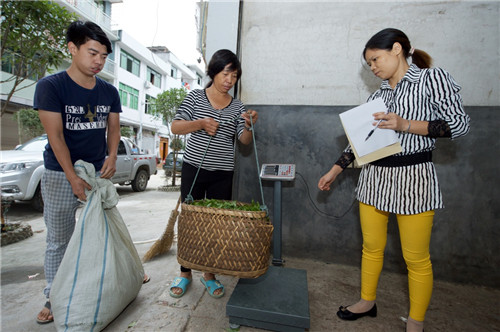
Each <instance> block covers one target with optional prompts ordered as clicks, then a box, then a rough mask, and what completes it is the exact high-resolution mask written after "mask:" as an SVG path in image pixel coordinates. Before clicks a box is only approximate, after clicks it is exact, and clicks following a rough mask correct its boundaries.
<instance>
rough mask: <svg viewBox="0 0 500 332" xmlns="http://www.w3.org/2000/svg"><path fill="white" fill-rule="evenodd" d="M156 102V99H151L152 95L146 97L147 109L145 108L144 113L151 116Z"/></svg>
mask: <svg viewBox="0 0 500 332" xmlns="http://www.w3.org/2000/svg"><path fill="white" fill-rule="evenodd" d="M155 101H156V98H154V97H151V96H150V95H148V94H147V95H146V107H145V108H144V113H146V114H151V113H152V109H153V107H154V105H153V104H154V102H155Z"/></svg>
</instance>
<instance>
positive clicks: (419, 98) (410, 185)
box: [345, 64, 470, 214]
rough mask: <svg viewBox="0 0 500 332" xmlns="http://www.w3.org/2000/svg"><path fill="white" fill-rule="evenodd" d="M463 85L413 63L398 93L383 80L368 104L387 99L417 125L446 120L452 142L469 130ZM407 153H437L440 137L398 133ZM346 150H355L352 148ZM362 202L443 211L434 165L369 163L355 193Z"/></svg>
mask: <svg viewBox="0 0 500 332" xmlns="http://www.w3.org/2000/svg"><path fill="white" fill-rule="evenodd" d="M459 91H460V86H459V85H458V84H457V83H456V82H455V80H454V79H453V78H452V77H451V75H450V74H449V73H448V72H446V71H445V70H443V69H440V68H429V69H420V68H418V67H417V66H415V65H413V64H412V65H411V66H410V68H409V69H408V71H407V72H406V74H405V76H404V77H403V79H402V80H401V81H400V82H399V83H398V84H397V85H396V87H395V88H394V90H393V89H392V88H391V86H390V85H389V82H388V81H387V80H386V81H383V82H382V84H381V86H380V89H379V90H377V91H376V92H374V93H373V94H372V95H371V96H370V97H369V98H368V101H371V100H373V99H375V98H379V97H380V98H382V99H383V100H384V102H385V104H386V106H387V108H388V111H389V112H394V113H396V114H398V115H399V116H401V117H402V118H404V119H408V120H417V121H433V120H444V121H446V123H447V124H448V126H449V127H450V131H451V138H452V139H455V138H457V137H460V136H463V135H465V134H467V133H468V132H469V121H470V119H469V116H468V115H467V114H465V112H464V109H463V105H462V98H461V96H460V94H459ZM398 134H399V140H400V142H401V146H402V149H403V151H402V152H401V153H399V154H398V155H409V154H414V153H418V152H425V151H432V150H434V149H435V145H434V143H435V141H436V139H435V138H432V137H429V136H422V135H415V134H411V133H402V132H399V133H398ZM345 151H346V152H351V150H350V147H348V148H347V149H346V150H345ZM356 192H357V198H358V200H359V201H360V202H363V203H365V204H369V205H372V206H375V207H376V208H377V209H379V210H382V211H387V212H392V213H396V214H418V213H422V212H425V211H429V210H434V209H438V208H443V207H444V204H443V201H442V196H441V191H440V189H439V183H438V180H437V174H436V170H435V168H434V164H433V163H432V162H426V163H422V164H417V165H410V166H401V167H384V166H374V165H370V164H367V165H364V166H363V168H362V170H361V174H360V177H359V181H358V186H357V189H356Z"/></svg>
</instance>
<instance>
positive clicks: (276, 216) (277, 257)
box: [272, 180, 284, 266]
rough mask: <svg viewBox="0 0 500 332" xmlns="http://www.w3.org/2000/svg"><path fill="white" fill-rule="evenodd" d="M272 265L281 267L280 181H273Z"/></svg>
mask: <svg viewBox="0 0 500 332" xmlns="http://www.w3.org/2000/svg"><path fill="white" fill-rule="evenodd" d="M273 226H274V230H273V261H272V262H273V265H275V266H281V265H283V263H284V261H283V259H281V181H279V180H277V181H274V211H273Z"/></svg>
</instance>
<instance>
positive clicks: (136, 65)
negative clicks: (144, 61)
mask: <svg viewBox="0 0 500 332" xmlns="http://www.w3.org/2000/svg"><path fill="white" fill-rule="evenodd" d="M140 66H141V62H140V61H139V60H137V59H136V58H134V57H133V56H131V55H130V54H128V53H127V52H125V51H123V50H122V51H121V54H120V67H122V68H123V69H125V70H126V71H129V72H131V73H132V74H134V75H136V76H139V69H140Z"/></svg>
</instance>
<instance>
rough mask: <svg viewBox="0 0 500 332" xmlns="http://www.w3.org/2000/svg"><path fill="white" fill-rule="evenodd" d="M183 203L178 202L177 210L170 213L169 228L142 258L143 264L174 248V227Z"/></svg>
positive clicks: (179, 200)
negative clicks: (180, 205)
mask: <svg viewBox="0 0 500 332" xmlns="http://www.w3.org/2000/svg"><path fill="white" fill-rule="evenodd" d="M180 203H181V198H180V197H179V199H178V200H177V205H176V206H175V210H172V212H171V213H170V218H169V219H168V223H167V228H165V231H164V232H163V235H162V236H161V238H159V239H158V240H156V242H155V243H154V244H153V245H152V246H151V248H150V249H149V250H148V252H147V253H146V254H145V255H144V257H143V258H142V260H143V262H147V261H149V260H150V259H151V258H153V257H155V256H157V255H160V254H163V253H165V252H167V251H169V250H170V247H171V246H172V242H173V240H174V226H175V222H176V221H177V216H178V215H179V211H178V209H179V204H180Z"/></svg>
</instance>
